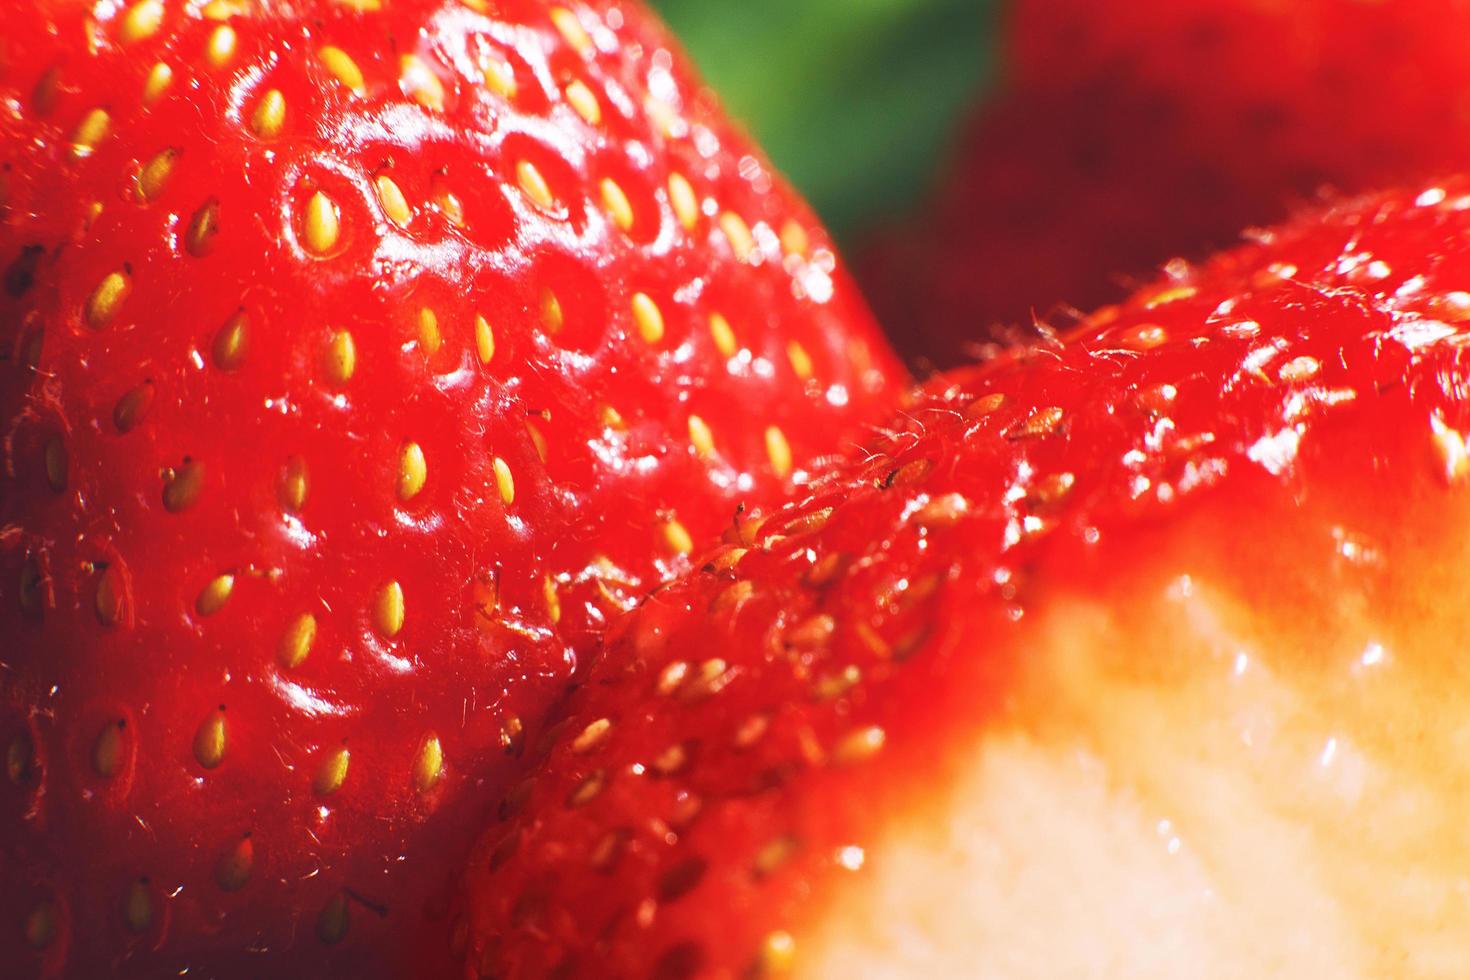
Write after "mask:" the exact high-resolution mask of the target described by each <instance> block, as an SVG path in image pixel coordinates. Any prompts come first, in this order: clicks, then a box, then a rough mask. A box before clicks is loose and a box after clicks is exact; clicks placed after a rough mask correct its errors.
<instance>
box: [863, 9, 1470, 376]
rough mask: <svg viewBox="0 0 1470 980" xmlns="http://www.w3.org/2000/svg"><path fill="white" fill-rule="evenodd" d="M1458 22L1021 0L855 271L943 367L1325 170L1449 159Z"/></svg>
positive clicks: (1187, 247) (1311, 184) (1211, 233)
mask: <svg viewBox="0 0 1470 980" xmlns="http://www.w3.org/2000/svg"><path fill="white" fill-rule="evenodd" d="M1467 28H1470V4H1467V3H1465V2H1464V0H1389V2H1363V0H1300V2H1279V0H1178V2H1171V0H1120V2H1110V3H1106V4H1102V3H1091V2H1087V0H1016V2H1015V3H1014V4H1013V5H1012V9H1011V10H1010V12H1009V16H1008V18H1007V21H1006V26H1005V28H1004V30H1003V32H1002V38H1001V40H1000V41H999V42H998V48H999V50H1000V51H1001V52H1002V56H1003V57H1004V58H1005V59H1006V64H1005V66H1004V68H1003V70H1002V76H1003V77H1002V82H1001V84H1000V87H999V90H998V92H997V94H996V95H995V96H994V97H993V98H992V99H990V100H988V101H987V102H986V103H985V104H983V105H982V106H980V107H979V108H978V109H977V111H976V113H975V115H974V117H973V118H972V119H971V120H970V121H969V122H968V123H967V124H966V125H965V127H964V129H963V131H962V132H961V134H960V135H959V137H958V140H957V142H956V145H955V146H954V148H953V150H952V152H951V158H950V160H949V161H948V163H947V164H946V166H945V168H944V172H943V173H942V174H941V176H940V180H939V187H938V189H937V190H936V191H935V192H934V195H933V199H932V201H931V203H930V204H929V205H928V206H927V208H926V210H925V212H924V214H923V215H922V216H921V217H920V218H918V219H917V220H916V221H915V222H914V223H913V224H912V226H911V227H909V228H906V229H902V230H899V231H896V232H895V233H893V234H892V235H889V236H886V237H880V238H879V239H878V240H877V241H876V243H875V244H874V245H873V247H872V248H871V249H870V250H868V251H867V253H866V254H865V255H864V257H863V273H864V284H865V285H866V286H867V287H868V288H869V291H870V294H871V295H872V297H873V300H874V303H875V305H876V306H877V308H878V311H879V314H880V317H881V318H882V319H883V321H884V322H885V324H887V325H888V327H889V329H890V331H891V332H892V333H893V334H894V336H895V338H896V339H897V342H898V343H899V345H900V346H901V347H902V348H903V349H904V351H905V353H906V354H909V355H910V356H911V357H913V358H915V359H917V360H920V361H928V362H932V363H935V364H938V365H939V366H941V367H942V366H949V365H953V364H956V363H959V362H961V361H966V360H969V359H970V358H971V357H973V356H974V355H975V354H976V353H979V352H983V351H984V350H985V349H986V344H987V343H988V342H990V341H992V340H994V339H997V337H999V338H1000V339H1005V336H1006V331H1004V330H997V329H996V328H997V327H1006V326H1014V325H1019V326H1021V327H1022V328H1029V327H1030V326H1031V325H1032V323H1033V321H1034V320H1035V319H1037V318H1039V319H1041V320H1043V321H1045V320H1048V319H1051V320H1057V321H1066V320H1068V318H1069V314H1068V311H1069V310H1075V309H1081V310H1088V309H1093V308H1096V307H1097V306H1100V305H1102V304H1104V303H1110V302H1116V301H1117V300H1118V299H1120V298H1121V297H1122V296H1123V295H1125V294H1126V293H1127V292H1128V291H1129V290H1131V289H1132V288H1134V287H1135V286H1136V285H1138V284H1139V283H1141V282H1146V281H1148V280H1149V279H1151V278H1152V277H1153V275H1154V274H1155V272H1156V271H1157V270H1158V268H1159V267H1160V266H1161V265H1162V264H1163V263H1165V262H1167V261H1169V260H1170V259H1173V258H1176V257H1184V258H1188V259H1197V258H1200V257H1202V256H1204V255H1206V254H1208V253H1209V252H1211V251H1213V250H1215V249H1217V248H1221V247H1225V246H1228V245H1231V244H1233V243H1235V242H1236V241H1238V239H1239V235H1240V233H1241V231H1242V230H1243V229H1245V228H1247V227H1250V226H1252V225H1263V224H1269V223H1272V222H1276V221H1279V220H1281V219H1283V218H1284V217H1286V216H1287V215H1288V214H1289V213H1290V212H1291V211H1292V210H1293V209H1294V208H1297V207H1300V206H1302V205H1304V204H1308V203H1311V202H1313V201H1315V200H1316V199H1317V197H1318V196H1319V194H1321V193H1322V192H1324V191H1325V192H1329V193H1330V192H1343V193H1348V194H1356V193H1361V192H1364V191H1371V190H1378V189H1381V188H1386V187H1389V186H1393V185H1395V184H1397V183H1400V182H1405V181H1409V182H1414V181H1419V180H1421V179H1432V178H1434V177H1436V176H1439V175H1441V174H1445V173H1451V172H1455V171H1457V170H1458V169H1460V168H1461V167H1463V166H1464V163H1465V161H1466V160H1467V159H1470V97H1467V95H1466V93H1467V92H1470V57H1466V55H1465V51H1464V48H1463V46H1462V45H1460V44H1459V43H1457V39H1458V38H1460V37H1462V36H1463V35H1464V33H1465V31H1466V29H1467Z"/></svg>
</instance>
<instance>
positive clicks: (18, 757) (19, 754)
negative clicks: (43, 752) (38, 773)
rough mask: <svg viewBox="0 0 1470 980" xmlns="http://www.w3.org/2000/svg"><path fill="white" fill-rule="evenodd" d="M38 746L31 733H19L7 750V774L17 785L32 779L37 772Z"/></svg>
mask: <svg viewBox="0 0 1470 980" xmlns="http://www.w3.org/2000/svg"><path fill="white" fill-rule="evenodd" d="M35 765H36V747H35V745H33V744H32V743H31V737H30V736H29V735H17V736H16V737H15V738H14V739H13V740H12V741H11V743H10V745H9V747H8V748H6V750H5V776H6V778H8V779H9V780H10V782H11V783H12V784H14V785H16V786H20V785H23V784H25V783H28V782H30V781H31V776H32V775H34V773H35Z"/></svg>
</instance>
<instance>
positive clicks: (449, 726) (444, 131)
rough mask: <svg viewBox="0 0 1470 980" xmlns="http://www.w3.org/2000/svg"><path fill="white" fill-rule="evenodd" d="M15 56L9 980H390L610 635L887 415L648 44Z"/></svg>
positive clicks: (141, 43) (166, 48)
mask: <svg viewBox="0 0 1470 980" xmlns="http://www.w3.org/2000/svg"><path fill="white" fill-rule="evenodd" d="M0 51H3V57H0V72H3V74H0V89H3V98H0V168H3V170H0V185H3V191H0V201H3V211H0V217H3V221H0V267H3V269H4V283H3V286H4V289H3V295H0V350H3V352H4V358H5V359H4V361H3V362H0V429H3V440H4V441H3V456H0V458H3V462H4V474H3V477H0V648H3V651H0V662H3V674H0V728H3V731H0V751H3V752H5V753H6V760H7V778H5V779H4V780H0V869H3V875H4V879H5V881H6V888H5V889H4V890H5V892H6V894H5V897H4V905H5V913H4V914H3V915H0V962H3V963H4V964H6V966H5V970H6V971H7V975H16V974H18V975H21V976H31V975H35V974H37V973H43V974H47V975H53V974H65V975H68V976H123V975H127V976H133V975H139V976H149V977H156V976H161V975H165V974H168V975H173V974H175V973H183V972H186V971H187V972H188V973H189V975H191V976H193V975H207V976H215V977H223V976H251V977H253V976H261V975H270V976H283V975H290V976H297V975H316V976H326V975H332V976H341V975H348V973H349V971H356V972H357V973H358V974H359V975H361V974H363V973H366V974H369V975H379V974H383V973H385V972H388V971H390V970H391V969H392V963H393V959H392V957H391V956H386V955H385V953H384V950H385V949H389V948H391V947H392V946H393V945H394V944H395V942H396V937H398V936H399V935H401V934H403V933H405V932H407V931H409V930H411V929H412V928H413V926H414V924H415V923H416V922H418V920H419V919H420V918H421V917H422V915H424V914H425V908H426V905H425V903H426V900H427V898H428V896H430V895H431V894H432V893H433V892H434V891H435V889H436V888H437V887H438V885H439V883H440V881H441V880H443V877H444V876H443V872H444V870H445V869H446V868H449V867H451V866H452V865H454V864H455V863H457V861H458V859H459V858H460V857H462V852H461V851H459V850H457V848H458V847H460V846H461V844H460V843H459V842H463V844H462V846H464V847H467V846H468V843H469V839H468V837H467V836H466V834H467V833H468V831H469V830H470V829H471V828H474V827H476V826H477V825H478V824H479V823H480V818H479V807H478V804H477V801H479V800H481V799H483V798H487V797H489V795H490V794H491V793H493V792H494V791H496V790H497V789H498V786H497V782H498V781H499V780H502V779H503V778H504V770H505V768H506V766H507V765H508V762H507V757H508V756H514V755H515V754H517V753H519V752H520V751H521V745H522V743H523V740H524V738H525V732H526V730H528V729H529V728H532V727H533V726H534V724H535V722H536V720H537V718H538V717H539V716H540V714H541V713H542V711H543V709H544V707H545V705H546V704H547V702H548V701H549V699H550V698H552V697H553V696H555V695H557V694H559V693H560V692H561V690H562V689H563V688H564V686H565V685H566V684H567V682H568V681H569V679H570V678H571V677H572V675H573V672H574V670H575V668H576V666H577V662H578V658H579V656H581V654H582V652H583V651H585V650H586V649H588V648H589V647H590V645H591V644H592V643H593V642H594V641H595V640H596V638H597V636H598V635H599V633H600V632H601V630H602V629H603V628H604V626H605V624H606V622H607V620H608V617H609V616H610V615H612V614H614V613H616V612H618V611H620V610H621V609H622V607H624V606H625V605H627V604H628V603H630V602H631V601H632V597H633V596H635V595H637V594H639V593H640V592H641V591H642V590H643V589H644V588H646V587H647V586H648V585H649V584H651V583H653V582H656V581H658V580H659V579H660V578H661V577H663V576H664V575H666V574H668V573H669V572H671V571H673V570H676V569H678V568H680V567H681V566H683V565H685V564H686V563H687V557H686V556H687V554H688V553H689V552H690V551H691V549H692V548H694V547H695V543H696V542H702V541H709V540H713V539H714V536H715V535H716V534H717V533H718V532H719V530H720V529H722V528H723V527H725V526H726V525H727V524H728V522H729V520H730V516H731V514H732V512H733V511H734V509H735V507H736V505H737V503H739V502H742V501H749V502H752V503H756V502H759V501H760V500H763V499H767V498H772V497H775V496H776V495H778V494H780V493H783V492H784V491H785V490H786V488H788V487H790V486H791V485H793V484H794V483H798V482H800V481H801V480H802V479H803V472H804V470H805V468H806V467H807V466H808V462H809V461H810V460H811V459H812V458H813V457H814V456H818V455H821V454H826V453H832V452H835V451H837V450H839V449H840V448H842V447H843V446H844V444H845V443H846V442H848V441H849V440H851V439H852V438H853V434H854V433H855V432H860V431H861V427H862V425H863V422H864V420H865V419H867V418H869V417H871V416H872V415H873V414H874V412H875V411H879V412H886V411H887V409H886V408H884V407H882V406H883V403H884V402H885V400H886V398H887V392H888V391H889V389H890V387H891V379H892V378H893V377H895V373H896V369H895V368H894V367H893V364H892V361H891V359H890V357H889V355H888V354H887V353H886V352H885V348H884V346H883V343H882V341H881V339H880V338H879V337H878V335H877V334H876V333H875V331H874V329H873V327H872V325H871V322H870V319H869V317H868V315H867V313H866V312H865V311H864V309H863V307H862V306H861V303H860V301H859V300H858V299H856V297H855V295H854V292H853V290H852V287H851V286H850V285H849V283H848V280H847V278H846V276H845V274H844V273H843V271H842V270H841V269H840V268H839V266H838V264H837V262H836V260H835V258H834V256H833V251H832V248H831V245H830V242H829V241H828V239H827V237H826V235H825V234H824V233H823V232H822V230H821V229H820V228H819V227H818V226H817V225H816V224H815V222H814V220H813V218H812V216H811V214H810V213H809V212H808V211H807V210H806V209H805V208H804V207H803V206H802V205H801V204H800V203H799V202H798V201H796V200H795V199H794V197H793V195H792V194H791V193H790V192H789V191H788V190H787V189H786V188H785V187H784V185H783V184H782V183H781V181H780V180H779V179H778V178H777V177H775V176H774V175H773V174H772V173H771V171H770V170H769V168H768V166H767V165H766V163H765V162H764V161H763V159H762V158H761V157H760V156H759V155H758V152H757V151H756V150H755V149H753V148H752V147H751V146H750V144H749V143H748V142H747V141H746V140H745V139H743V138H742V137H741V136H740V135H738V134H737V133H735V132H734V131H733V130H732V128H731V126H730V124H729V123H728V122H727V121H726V120H725V119H724V118H723V117H722V116H721V114H720V113H719V111H718V109H717V108H716V107H715V105H714V103H713V99H712V97H711V96H709V95H708V94H706V93H705V92H704V91H703V90H702V89H700V87H699V84H698V82H697V81H696V80H695V78H694V77H693V75H692V73H691V71H690V68H689V66H688V65H687V64H686V63H685V61H684V60H683V57H682V55H680V53H679V52H678V50H677V49H676V48H675V47H674V45H673V44H672V42H671V41H670V39H669V38H668V37H667V36H666V34H665V33H664V31H663V30H662V28H661V27H660V26H659V25H658V24H657V23H656V22H655V21H653V20H652V19H651V17H650V15H649V14H648V13H646V12H645V10H644V9H643V8H642V7H641V6H640V5H638V4H637V3H627V2H616V3H613V2H580V0H568V2H566V3H561V4H556V3H552V4H548V3H542V2H532V0H496V2H474V3H467V4H459V3H453V2H434V0H393V2H384V3H381V4H380V3H378V2H376V0H370V2H352V3H345V2H344V3H327V2H323V3H305V4H301V3H292V4H282V3H258V4H257V3H251V2H234V0H213V2H210V3H207V4H205V3H189V4H184V3H179V2H175V0H134V2H132V3H128V4H111V3H106V4H98V5H92V4H85V5H84V4H80V3H66V4H25V5H21V6H20V7H17V8H15V9H13V10H10V11H8V12H7V17H6V28H5V37H4V39H3V40H0Z"/></svg>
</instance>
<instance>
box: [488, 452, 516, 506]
mask: <svg viewBox="0 0 1470 980" xmlns="http://www.w3.org/2000/svg"><path fill="white" fill-rule="evenodd" d="M491 465H492V467H493V468H494V470H495V488H496V489H497V490H499V491H500V501H501V503H503V504H505V506H507V507H509V506H510V505H511V504H513V503H515V501H516V481H515V477H514V476H512V475H511V472H510V464H509V463H507V462H506V461H505V460H503V459H501V458H500V457H499V456H496V457H495V462H494V463H492V464H491Z"/></svg>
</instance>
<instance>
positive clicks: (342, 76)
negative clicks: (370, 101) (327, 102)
mask: <svg viewBox="0 0 1470 980" xmlns="http://www.w3.org/2000/svg"><path fill="white" fill-rule="evenodd" d="M316 56H317V58H319V59H320V60H321V63H322V64H323V65H324V66H325V67H326V69H327V71H329V72H331V73H332V76H333V77H334V78H336V79H337V81H339V82H341V83H342V84H343V85H345V86H347V87H348V88H349V89H351V90H352V91H353V92H354V93H356V94H357V95H362V94H363V93H364V92H366V91H367V86H366V83H365V82H364V81H363V77H362V69H361V68H358V67H357V62H355V61H353V60H352V58H351V56H350V55H348V54H347V52H346V51H343V50H342V49H341V48H338V47H334V46H332V45H330V44H328V45H326V46H325V47H323V48H321V49H320V50H319V51H317V53H316Z"/></svg>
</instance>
